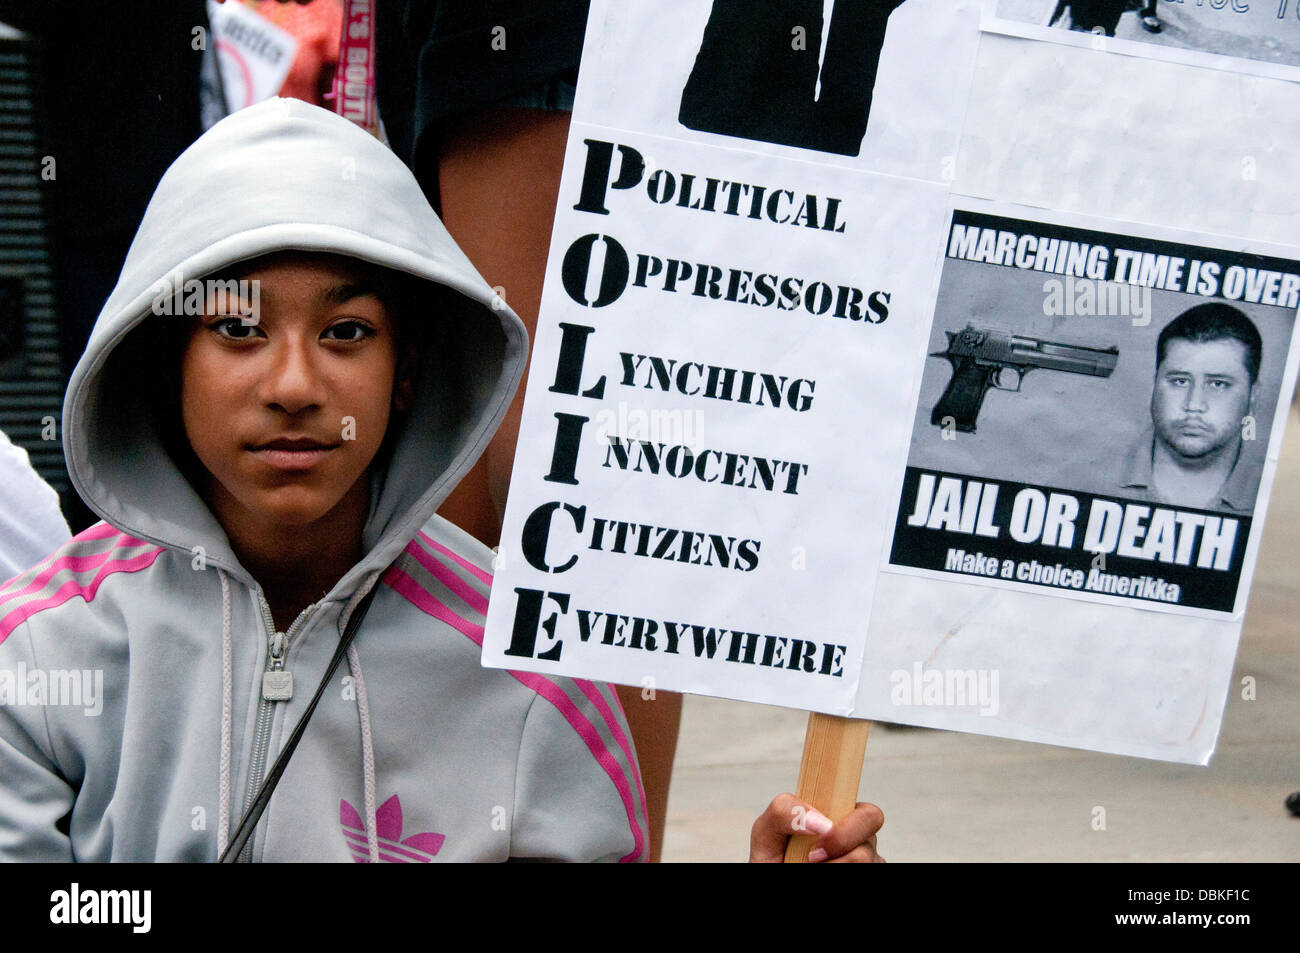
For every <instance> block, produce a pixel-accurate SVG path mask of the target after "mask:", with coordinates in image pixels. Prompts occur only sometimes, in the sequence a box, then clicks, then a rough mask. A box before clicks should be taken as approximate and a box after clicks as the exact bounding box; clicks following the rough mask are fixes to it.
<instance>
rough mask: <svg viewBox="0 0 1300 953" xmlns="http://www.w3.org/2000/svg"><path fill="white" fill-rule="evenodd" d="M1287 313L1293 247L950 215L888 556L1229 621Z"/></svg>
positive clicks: (1298, 283) (1290, 313)
mask: <svg viewBox="0 0 1300 953" xmlns="http://www.w3.org/2000/svg"><path fill="white" fill-rule="evenodd" d="M1298 306H1300V263H1297V262H1294V261H1288V260H1282V259H1275V258H1270V257H1265V256H1260V255H1247V254H1242V253H1239V252H1233V251H1228V250H1225V249H1222V248H1211V247H1205V246H1200V245H1190V244H1185V243H1174V242H1159V241H1152V240H1149V239H1146V238H1144V237H1142V236H1138V235H1133V234H1114V233H1104V232H1098V231H1093V230H1088V229H1081V228H1067V227H1060V226H1056V225H1052V224H1049V223H1045V222H1042V221H1024V220H1018V219H1008V218H1002V217H998V216H990V215H983V214H979V213H972V212H958V213H957V214H956V215H955V216H954V218H953V223H952V228H951V230H950V233H949V240H948V247H947V249H946V260H945V263H944V269H943V277H942V279H941V283H940V290H939V299H938V305H937V307H936V311H935V315H934V322H933V325H932V328H931V333H930V346H931V351H932V356H931V358H930V359H929V360H928V361H927V362H926V366H925V370H924V373H923V375H922V378H921V390H920V399H919V403H918V407H917V411H916V419H915V423H914V425H913V431H912V449H911V453H910V455H909V457H908V469H907V474H906V477H905V480H904V484H903V492H902V497H901V500H900V504H899V508H898V512H897V516H896V520H895V530H894V540H893V546H892V553H891V560H890V561H891V564H892V565H894V566H898V567H903V566H906V567H911V568H915V569H922V570H928V571H932V572H936V573H944V574H948V575H952V576H965V577H967V578H969V579H975V580H979V581H980V582H982V583H986V584H994V585H1000V586H1007V587H1021V588H1026V587H1038V588H1041V589H1044V590H1049V591H1053V592H1058V593H1060V594H1062V595H1064V596H1069V597H1073V598H1089V599H1100V600H1104V601H1110V602H1114V603H1116V604H1130V605H1136V604H1142V605H1146V606H1149V607H1152V608H1170V609H1173V608H1181V609H1184V610H1200V611H1212V612H1215V613H1222V614H1225V615H1228V616H1231V615H1234V614H1239V613H1240V611H1241V606H1242V604H1243V603H1244V598H1245V593H1246V592H1247V591H1249V587H1250V579H1249V576H1248V575H1247V574H1244V573H1243V567H1244V565H1245V561H1246V550H1247V546H1248V543H1249V541H1251V540H1252V533H1251V527H1252V525H1253V517H1254V515H1255V513H1256V509H1257V501H1258V499H1259V486H1260V477H1261V474H1262V472H1263V468H1264V461H1265V459H1266V457H1267V455H1268V453H1269V452H1270V451H1271V452H1272V453H1273V454H1274V455H1276V453H1277V449H1278V448H1277V445H1276V444H1274V445H1272V446H1270V440H1272V439H1274V438H1277V439H1280V434H1276V435H1275V433H1274V427H1273V424H1274V421H1275V418H1276V410H1277V407H1278V405H1279V403H1281V404H1282V406H1283V407H1284V408H1285V407H1286V406H1287V403H1286V402H1285V401H1284V400H1280V394H1279V390H1280V388H1281V386H1282V379H1283V375H1284V372H1285V370H1286V367H1287V360H1288V356H1289V354H1290V351H1291V342H1292V338H1293V333H1294V327H1295V316H1296V310H1297V307H1298ZM939 355H944V356H943V357H940V356H939Z"/></svg>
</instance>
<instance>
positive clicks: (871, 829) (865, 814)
mask: <svg viewBox="0 0 1300 953" xmlns="http://www.w3.org/2000/svg"><path fill="white" fill-rule="evenodd" d="M884 823H885V815H884V812H882V811H881V810H880V808H878V807H876V805H874V804H868V803H866V802H859V803H858V805H857V807H855V808H854V809H853V810H852V811H850V812H849V814H848V815H847V816H846V817H844V818H842V819H841V820H839V821H838V822H836V824H835V826H834V827H832V828H831V829H830V832H829V833H827V834H825V835H823V836H822V837H820V838H818V840H817V843H816V844H815V845H813V849H814V850H816V849H817V848H819V847H820V848H821V849H822V850H824V851H826V857H825V858H822V859H830V860H838V859H841V858H847V857H848V855H850V854H856V853H857V852H858V851H859V849H860V848H866V849H867V850H869V851H870V853H871V855H872V858H873V859H874V856H875V852H876V832H877V831H879V830H880V828H881V826H882V825H884ZM808 859H809V860H812V859H813V855H812V853H811V852H810V853H809V855H808ZM814 862H815V861H814Z"/></svg>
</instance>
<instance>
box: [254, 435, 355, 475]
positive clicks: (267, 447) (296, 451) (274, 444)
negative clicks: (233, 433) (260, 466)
mask: <svg viewBox="0 0 1300 953" xmlns="http://www.w3.org/2000/svg"><path fill="white" fill-rule="evenodd" d="M338 447H339V444H338V443H337V442H328V441H324V440H317V439H315V438H313V437H303V436H286V437H276V438H275V439H274V440H267V441H265V442H263V443H258V444H253V445H251V446H249V448H248V449H249V451H250V452H251V453H252V454H253V455H254V456H256V457H257V458H258V459H259V460H261V461H262V462H263V463H265V464H267V465H268V466H271V467H274V468H275V469H277V470H309V469H311V467H313V466H314V465H315V464H316V463H317V462H318V461H319V460H320V459H321V458H323V457H325V456H327V455H328V454H329V453H330V452H331V451H333V450H336V449H338Z"/></svg>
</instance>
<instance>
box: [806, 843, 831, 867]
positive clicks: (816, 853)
mask: <svg viewBox="0 0 1300 953" xmlns="http://www.w3.org/2000/svg"><path fill="white" fill-rule="evenodd" d="M827 856H828V855H827V853H826V849H825V848H824V847H814V848H813V849H812V850H810V851H808V863H810V864H820V863H821V862H822V861H823V860H825V859H826V858H827Z"/></svg>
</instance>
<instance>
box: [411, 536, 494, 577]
mask: <svg viewBox="0 0 1300 953" xmlns="http://www.w3.org/2000/svg"><path fill="white" fill-rule="evenodd" d="M417 535H418V536H419V537H420V539H422V540H424V541H425V542H426V543H428V544H429V545H430V546H432V547H433V548H434V549H436V550H437V551H438V552H440V553H442V554H443V555H444V556H450V557H451V558H452V559H454V560H455V561H456V562H458V563H460V565H461V566H463V567H464V568H465V569H468V570H469V571H470V572H472V573H473V574H474V575H476V576H478V578H479V579H481V580H482V581H483V582H485V583H487V584H488V585H489V586H490V585H492V574H491V573H490V572H488V571H487V570H486V569H480V568H479V567H478V566H476V565H474V564H473V563H472V562H470V561H469V560H468V559H466V558H465V557H464V556H462V555H461V554H460V553H457V552H453V551H452V550H450V549H448V548H447V547H446V546H444V545H442V543H440V542H438V541H437V540H436V539H434V538H433V537H432V536H426V535H425V534H424V533H418V534H417Z"/></svg>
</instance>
